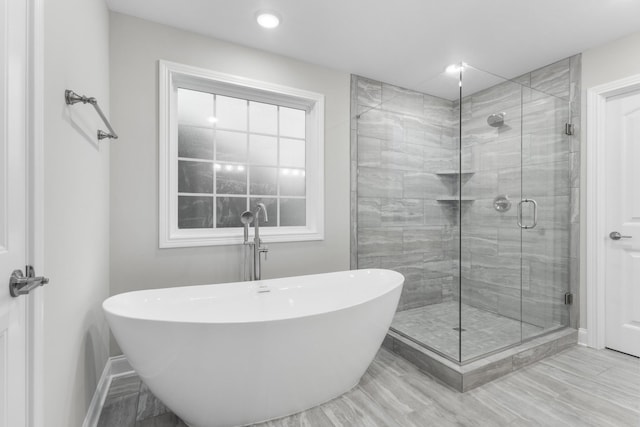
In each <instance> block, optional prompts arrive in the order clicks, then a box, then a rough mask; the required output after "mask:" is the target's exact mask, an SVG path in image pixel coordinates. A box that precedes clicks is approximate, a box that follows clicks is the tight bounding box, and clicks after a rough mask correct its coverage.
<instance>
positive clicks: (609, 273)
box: [602, 91, 640, 357]
mask: <svg viewBox="0 0 640 427" xmlns="http://www.w3.org/2000/svg"><path fill="white" fill-rule="evenodd" d="M606 112H607V116H606V117H607V118H606V148H605V153H606V159H605V165H606V166H605V168H606V173H605V176H604V177H602V178H603V179H604V180H605V191H606V193H605V194H606V197H605V199H606V200H605V201H604V202H605V206H606V207H605V211H606V220H605V221H606V225H607V234H609V235H607V236H603V237H604V238H605V239H606V243H605V246H606V249H605V254H606V267H605V268H606V282H605V310H606V311H605V313H606V315H605V325H606V326H605V346H606V347H608V348H611V349H614V350H618V351H622V352H624V353H628V354H632V355H634V356H639V357H640V91H634V92H631V93H627V94H622V95H618V96H616V97H613V98H609V99H607V110H606ZM611 233H614V234H611Z"/></svg>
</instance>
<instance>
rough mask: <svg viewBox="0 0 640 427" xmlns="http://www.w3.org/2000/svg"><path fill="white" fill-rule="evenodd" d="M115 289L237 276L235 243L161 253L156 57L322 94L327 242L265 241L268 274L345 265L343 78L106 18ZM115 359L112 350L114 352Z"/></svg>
mask: <svg viewBox="0 0 640 427" xmlns="http://www.w3.org/2000/svg"><path fill="white" fill-rule="evenodd" d="M110 29H111V38H110V42H111V46H110V48H111V105H112V108H111V111H112V114H111V117H112V119H113V123H114V125H115V126H116V129H117V130H118V133H119V134H120V139H119V140H118V141H117V142H115V143H114V144H113V146H112V151H111V210H110V212H111V293H112V294H117V293H121V292H125V291H130V290H138V289H148V288H160V287H168V286H182V285H191V284H203V283H221V282H229V281H237V280H240V271H241V270H240V268H241V260H242V257H241V253H242V252H241V246H239V245H236V246H212V247H200V248H180V249H159V248H158V120H157V117H158V105H157V104H158V77H157V74H158V71H157V70H158V60H159V59H165V60H169V61H175V62H179V63H182V64H187V65H192V66H197V67H202V68H207V69H211V70H215V71H220V72H224V73H230V74H234V75H239V76H244V77H249V78H253V79H258V80H265V81H269V82H274V83H278V84H283V85H288V86H292V87H296V88H300V89H306V90H311V91H315V92H320V93H323V94H324V95H325V96H326V100H325V101H326V104H325V240H323V241H316V242H301V243H280V244H269V242H268V239H267V241H266V243H267V244H268V245H269V259H268V261H267V262H265V263H264V264H263V276H264V277H266V278H271V277H283V276H293V275H300V274H311V273H318V272H327V271H337V270H345V269H348V268H349V119H348V118H349V75H348V74H346V73H343V72H338V71H334V70H330V69H326V68H322V67H319V66H314V65H311V64H307V63H303V62H300V61H297V60H293V59H289V58H285V57H282V56H278V55H274V54H269V53H266V52H263V51H258V50H254V49H249V48H246V47H242V46H238V45H234V44H231V43H227V42H223V41H219V40H214V39H211V38H207V37H203V36H200V35H196V34H193V33H189V32H186V31H182V30H178V29H175V28H171V27H167V26H164V25H160V24H156V23H151V22H149V21H144V20H140V19H137V18H133V17H130V16H126V15H121V14H118V13H112V14H111V26H110ZM112 353H114V354H115V353H118V349H117V347H116V346H113V348H112Z"/></svg>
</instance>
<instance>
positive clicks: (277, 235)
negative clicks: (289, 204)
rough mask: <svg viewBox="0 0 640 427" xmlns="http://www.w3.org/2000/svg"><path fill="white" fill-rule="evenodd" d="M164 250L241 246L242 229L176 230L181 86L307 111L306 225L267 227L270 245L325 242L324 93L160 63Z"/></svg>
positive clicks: (263, 233)
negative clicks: (178, 117) (179, 98)
mask: <svg viewBox="0 0 640 427" xmlns="http://www.w3.org/2000/svg"><path fill="white" fill-rule="evenodd" d="M158 69H159V73H158V77H159V79H158V81H159V91H158V101H159V105H158V114H159V117H158V123H159V130H158V137H159V138H158V139H159V161H160V164H159V211H160V212H159V245H160V248H178V247H192V246H216V245H234V244H242V242H243V231H242V228H240V227H238V228H212V229H202V228H198V229H179V228H178V178H177V177H178V123H177V93H178V87H187V88H189V89H195V90H198V89H199V90H202V91H206V92H212V93H216V94H220V95H225V96H232V97H236V98H244V99H249V100H252V101H257V102H266V103H271V104H278V105H281V106H285V107H290V108H297V109H301V110H305V111H306V150H305V153H306V154H305V163H306V165H305V174H306V226H304V227H264V228H262V229H261V230H260V235H261V237H263V238H264V240H265V241H266V242H267V243H269V242H297V241H309V240H324V95H322V94H319V93H315V92H310V91H306V90H301V89H296V88H291V87H287V86H282V85H278V84H274V83H269V82H263V81H258V80H253V79H248V78H245V77H239V76H234V75H230V74H224V73H219V72H215V71H211V70H206V69H202V68H197V67H192V66H189V65H183V64H178V63H174V62H169V61H164V60H160V61H159V67H158Z"/></svg>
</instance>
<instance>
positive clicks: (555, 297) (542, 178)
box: [522, 80, 571, 339]
mask: <svg viewBox="0 0 640 427" xmlns="http://www.w3.org/2000/svg"><path fill="white" fill-rule="evenodd" d="M523 94H524V99H523V124H522V135H523V153H522V154H523V156H522V191H523V193H522V194H523V198H524V199H525V200H532V202H525V204H526V207H525V208H524V209H523V222H525V227H526V228H524V229H523V230H522V266H523V273H524V274H523V282H522V337H523V339H527V338H532V337H534V336H537V335H541V334H543V333H546V332H549V331H552V330H554V329H557V328H560V327H562V326H566V325H568V323H569V309H568V307H569V306H568V305H565V302H564V295H565V293H566V292H567V291H568V288H569V271H570V268H569V266H570V247H569V245H570V242H571V238H570V237H571V236H570V232H571V229H570V223H571V221H570V206H571V200H570V199H571V179H570V170H571V164H570V158H571V153H570V136H569V135H567V134H566V133H565V124H566V123H569V121H570V110H569V102H568V95H569V84H568V80H567V82H566V84H565V85H557V86H550V87H544V86H542V87H538V88H535V89H533V88H529V87H524V88H523ZM523 206H524V205H523Z"/></svg>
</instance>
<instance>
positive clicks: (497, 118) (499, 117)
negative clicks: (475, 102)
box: [487, 113, 506, 128]
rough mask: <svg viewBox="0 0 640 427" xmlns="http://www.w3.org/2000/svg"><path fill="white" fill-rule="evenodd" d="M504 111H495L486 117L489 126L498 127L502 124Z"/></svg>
mask: <svg viewBox="0 0 640 427" xmlns="http://www.w3.org/2000/svg"><path fill="white" fill-rule="evenodd" d="M505 114H506V113H495V114H492V115H490V116H489V117H487V123H488V124H489V126H491V127H494V128H499V127H502V126H504V116H505Z"/></svg>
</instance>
